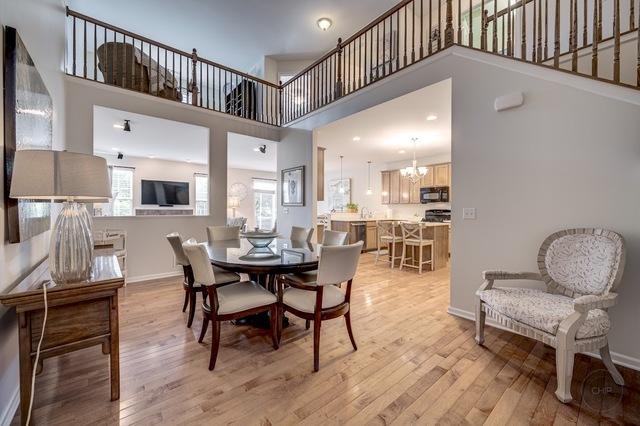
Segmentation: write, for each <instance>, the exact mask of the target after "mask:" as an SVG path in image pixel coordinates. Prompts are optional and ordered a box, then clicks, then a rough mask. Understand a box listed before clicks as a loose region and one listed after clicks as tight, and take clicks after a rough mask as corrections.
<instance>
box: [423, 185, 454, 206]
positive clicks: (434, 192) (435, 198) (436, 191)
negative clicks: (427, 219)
mask: <svg viewBox="0 0 640 426" xmlns="http://www.w3.org/2000/svg"><path fill="white" fill-rule="evenodd" d="M448 202H449V187H448V186H430V187H427V188H420V203H422V204H428V203H448Z"/></svg>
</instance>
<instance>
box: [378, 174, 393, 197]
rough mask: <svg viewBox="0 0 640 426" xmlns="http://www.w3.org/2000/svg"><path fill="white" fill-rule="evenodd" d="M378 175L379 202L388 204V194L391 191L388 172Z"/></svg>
mask: <svg viewBox="0 0 640 426" xmlns="http://www.w3.org/2000/svg"><path fill="white" fill-rule="evenodd" d="M380 175H381V178H382V186H381V194H380V197H381V199H380V202H381V203H382V204H389V192H390V189H391V185H390V182H389V172H388V171H384V172H380Z"/></svg>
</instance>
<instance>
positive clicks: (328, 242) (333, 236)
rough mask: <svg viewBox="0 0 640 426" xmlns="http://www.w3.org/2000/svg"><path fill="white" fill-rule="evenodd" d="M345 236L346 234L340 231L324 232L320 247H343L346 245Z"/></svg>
mask: <svg viewBox="0 0 640 426" xmlns="http://www.w3.org/2000/svg"><path fill="white" fill-rule="evenodd" d="M348 235H349V234H347V233H346V232H340V231H330V230H327V231H324V236H323V237H322V246H323V247H328V246H343V245H345V244H347V236H348Z"/></svg>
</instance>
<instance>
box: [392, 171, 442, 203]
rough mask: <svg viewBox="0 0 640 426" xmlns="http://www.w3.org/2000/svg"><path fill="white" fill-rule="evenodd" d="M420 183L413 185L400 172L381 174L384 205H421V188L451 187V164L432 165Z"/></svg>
mask: <svg viewBox="0 0 640 426" xmlns="http://www.w3.org/2000/svg"><path fill="white" fill-rule="evenodd" d="M426 167H427V169H428V172H427V174H426V175H425V176H423V177H422V178H421V179H420V181H419V182H416V183H415V184H414V183H411V180H410V179H409V178H406V177H403V176H402V175H401V174H400V170H387V171H383V172H380V176H381V179H382V194H381V198H380V200H381V203H382V204H420V188H426V187H430V186H451V163H444V164H431V165H427V166H426Z"/></svg>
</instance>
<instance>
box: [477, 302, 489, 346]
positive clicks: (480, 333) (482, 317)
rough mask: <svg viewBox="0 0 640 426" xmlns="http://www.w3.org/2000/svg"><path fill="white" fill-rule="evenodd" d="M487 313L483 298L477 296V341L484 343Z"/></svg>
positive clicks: (480, 343)
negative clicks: (483, 308)
mask: <svg viewBox="0 0 640 426" xmlns="http://www.w3.org/2000/svg"><path fill="white" fill-rule="evenodd" d="M486 317H487V314H486V313H485V312H484V311H483V310H482V300H480V298H479V297H478V298H476V343H477V344H479V345H482V344H484V323H485V321H486Z"/></svg>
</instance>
